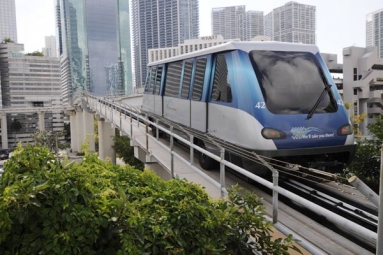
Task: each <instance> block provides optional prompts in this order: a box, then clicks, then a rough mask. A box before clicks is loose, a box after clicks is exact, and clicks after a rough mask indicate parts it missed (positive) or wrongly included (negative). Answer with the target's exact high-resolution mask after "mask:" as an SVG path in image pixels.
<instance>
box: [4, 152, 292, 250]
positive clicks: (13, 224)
mask: <svg viewBox="0 0 383 255" xmlns="http://www.w3.org/2000/svg"><path fill="white" fill-rule="evenodd" d="M4 169H5V172H4V174H3V176H2V178H1V180H0V249H1V250H0V254H6V255H7V254H9V255H11V254H12V255H13V254H22V255H26V254H66V255H67V254H108V255H113V254H129V255H134V254H254V253H253V252H254V251H255V250H258V251H262V254H288V249H289V248H292V249H295V250H298V249H297V248H296V247H295V246H294V245H293V242H292V236H288V237H287V238H286V239H277V240H275V241H272V239H271V234H272V232H271V225H270V223H267V222H265V221H263V219H262V216H263V215H264V208H263V206H262V204H261V201H260V200H259V199H258V198H257V197H256V195H254V194H251V193H246V194H245V195H240V194H239V193H238V188H237V187H234V189H233V190H231V191H230V195H229V198H228V199H227V200H212V199H211V198H210V197H209V196H208V194H207V193H206V192H205V191H204V189H203V188H201V187H200V186H199V185H196V184H192V183H189V182H187V181H186V180H177V179H176V180H170V181H163V180H161V179H160V178H159V177H158V176H157V175H155V174H154V173H152V172H150V171H147V170H145V171H138V170H136V169H134V168H132V167H130V166H125V167H121V166H119V165H113V164H112V163H111V162H103V161H101V160H99V159H98V158H97V156H96V155H95V154H94V153H92V152H88V153H86V155H85V156H84V157H83V160H82V163H75V162H68V161H63V162H61V161H59V160H57V159H56V158H55V155H54V154H52V153H51V152H49V150H48V149H47V148H41V147H33V146H30V145H28V146H27V147H26V148H25V149H23V148H20V147H19V148H18V149H17V150H16V151H15V153H14V156H13V157H12V158H11V159H10V160H8V162H6V163H5V165H4Z"/></svg>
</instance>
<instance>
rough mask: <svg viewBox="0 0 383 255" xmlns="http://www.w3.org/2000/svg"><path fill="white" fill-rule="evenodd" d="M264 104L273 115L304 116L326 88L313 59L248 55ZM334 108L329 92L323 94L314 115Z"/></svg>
mask: <svg viewBox="0 0 383 255" xmlns="http://www.w3.org/2000/svg"><path fill="white" fill-rule="evenodd" d="M250 59H251V61H252V64H253V67H254V70H255V73H256V75H257V78H258V82H259V84H260V86H261V90H262V94H263V97H264V99H265V103H266V106H267V108H268V109H269V111H270V112H272V113H275V114H300V113H303V114H306V113H309V112H310V110H311V109H312V108H313V106H314V105H315V103H316V101H317V100H318V98H319V97H320V95H321V94H322V92H323V90H324V89H325V82H326V80H325V77H324V75H323V73H322V70H321V69H320V67H319V63H318V61H317V59H316V58H315V56H314V55H313V54H311V53H308V52H280V51H252V52H250ZM336 109H337V105H336V103H335V100H334V99H333V97H332V93H331V91H329V92H326V93H325V94H324V96H323V97H322V100H321V101H320V102H319V105H318V107H317V108H316V110H315V113H323V112H334V111H336Z"/></svg>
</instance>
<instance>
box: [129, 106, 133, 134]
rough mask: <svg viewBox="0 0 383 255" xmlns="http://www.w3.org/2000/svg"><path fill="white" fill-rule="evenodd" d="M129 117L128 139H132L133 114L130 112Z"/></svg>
mask: <svg viewBox="0 0 383 255" xmlns="http://www.w3.org/2000/svg"><path fill="white" fill-rule="evenodd" d="M129 115H130V139H133V117H132V115H133V113H132V110H130V111H129Z"/></svg>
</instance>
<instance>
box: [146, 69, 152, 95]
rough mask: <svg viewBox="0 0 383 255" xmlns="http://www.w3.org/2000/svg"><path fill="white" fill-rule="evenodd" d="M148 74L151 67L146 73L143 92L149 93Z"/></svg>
mask: <svg viewBox="0 0 383 255" xmlns="http://www.w3.org/2000/svg"><path fill="white" fill-rule="evenodd" d="M150 74H151V69H149V70H148V73H147V75H146V81H145V93H149V90H150Z"/></svg>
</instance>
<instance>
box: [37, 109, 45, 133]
mask: <svg viewBox="0 0 383 255" xmlns="http://www.w3.org/2000/svg"><path fill="white" fill-rule="evenodd" d="M38 114H39V129H40V130H41V131H43V130H45V112H44V111H39V112H38Z"/></svg>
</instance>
